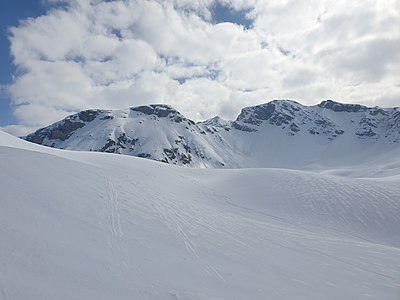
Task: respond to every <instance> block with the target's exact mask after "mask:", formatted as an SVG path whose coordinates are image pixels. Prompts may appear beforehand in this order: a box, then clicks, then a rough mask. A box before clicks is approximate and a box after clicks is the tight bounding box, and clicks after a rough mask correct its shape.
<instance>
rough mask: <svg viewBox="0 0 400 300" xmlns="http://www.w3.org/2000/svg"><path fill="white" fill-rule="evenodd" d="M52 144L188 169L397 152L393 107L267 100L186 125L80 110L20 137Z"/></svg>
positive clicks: (323, 161) (293, 164)
mask: <svg viewBox="0 0 400 300" xmlns="http://www.w3.org/2000/svg"><path fill="white" fill-rule="evenodd" d="M24 139H25V140H27V141H30V142H34V143H37V144H41V145H46V146H50V147H55V148H60V149H70V150H82V151H97V152H110V153H118V154H125V155H132V156H138V157H143V158H148V159H153V160H157V161H162V162H165V163H170V164H176V165H185V166H190V167H200V168H201V167H213V168H241V167H282V168H287V167H289V168H295V169H307V168H311V167H312V168H313V169H315V168H318V166H321V167H322V166H323V167H327V166H328V167H340V166H351V165H355V164H364V163H368V162H370V161H371V160H379V159H380V157H382V155H391V154H392V153H398V152H399V151H400V108H398V107H397V108H379V107H366V106H362V105H358V104H342V103H338V102H334V101H332V100H326V101H322V102H321V103H320V104H318V105H315V106H304V105H301V104H300V103H298V102H295V101H292V100H274V101H271V102H269V103H266V104H261V105H256V106H251V107H246V108H243V109H242V111H241V113H240V114H239V116H238V117H237V118H236V120H235V121H226V120H223V119H221V118H220V117H214V118H212V119H209V120H206V121H203V122H197V123H196V122H194V121H192V120H190V119H188V118H186V117H185V116H183V115H182V114H181V113H179V112H178V111H177V110H175V109H174V108H172V107H171V106H168V105H164V104H155V105H147V106H139V107H132V108H129V109H124V110H100V109H95V110H85V111H81V112H79V113H77V114H74V115H71V116H68V117H67V118H65V119H63V120H61V121H59V122H57V123H54V124H52V125H50V126H48V127H45V128H42V129H39V130H37V131H36V132H34V133H32V134H29V135H28V136H26V137H24Z"/></svg>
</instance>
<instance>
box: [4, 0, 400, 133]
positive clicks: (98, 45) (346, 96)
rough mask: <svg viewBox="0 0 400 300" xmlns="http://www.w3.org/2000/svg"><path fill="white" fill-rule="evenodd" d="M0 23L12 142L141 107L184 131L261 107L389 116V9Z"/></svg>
mask: <svg viewBox="0 0 400 300" xmlns="http://www.w3.org/2000/svg"><path fill="white" fill-rule="evenodd" d="M28 17H29V18H28ZM0 19H1V20H2V21H1V23H0V26H1V42H0V55H1V69H2V71H1V73H0V80H1V81H0V84H1V90H0V91H1V97H0V110H1V114H0V118H1V120H0V126H3V129H5V130H6V131H8V132H11V133H14V134H26V133H28V132H31V131H33V129H36V128H38V127H42V126H45V125H48V124H50V123H52V122H54V121H57V120H59V119H60V118H62V117H65V116H66V115H68V114H71V113H72V112H76V111H79V110H82V109H87V108H113V109H115V108H123V107H130V106H137V105H141V104H148V103H168V104H171V105H172V106H174V107H175V108H176V109H178V110H179V111H181V112H182V113H183V114H185V115H186V116H188V117H189V118H192V119H194V120H202V119H206V118H209V117H212V116H214V115H220V116H222V117H224V118H228V119H232V118H234V117H236V115H237V114H238V113H239V111H240V109H241V108H242V107H244V106H248V105H253V104H257V103H262V102H267V101H269V100H272V99H288V98H289V99H295V100H297V101H300V102H302V103H303V104H315V103H317V102H320V101H321V100H323V99H326V98H332V99H335V100H337V101H340V102H352V103H355V102H356V103H362V104H366V105H371V106H374V105H379V106H399V105H400V5H399V3H398V1H397V0H379V1H378V0H376V1H372V0H362V1H361V0H360V1H357V0H355V1H344V0H337V1H326V0H325V1H317V0H308V1H305V0H304V1H300V0H299V1H281V0H279V1H278V0H276V1H274V0H271V1H262V0H240V1H238V0H219V1H214V0H167V1H162V0H148V1H142V0H136V1H135V0H125V1H122V0H115V1H101V0H79V1H78V0H70V1H63V0H45V1H39V0H37V1H33V0H32V1H28V0H25V1H24V0H18V1H14V0H5V1H2V3H1V18H0Z"/></svg>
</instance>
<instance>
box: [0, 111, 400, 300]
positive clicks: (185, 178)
mask: <svg viewBox="0 0 400 300" xmlns="http://www.w3.org/2000/svg"><path fill="white" fill-rule="evenodd" d="M293 105H294V104H293ZM157 107H159V106H157ZM157 107H153V108H152V109H153V110H152V113H151V115H150V114H145V113H142V112H141V111H140V110H143V109H142V108H140V109H139V110H130V111H128V115H125V114H124V113H123V112H122V111H120V112H115V111H114V112H110V111H108V112H105V111H93V112H90V113H87V112H85V113H83V114H82V113H81V114H80V115H77V116H76V117H71V118H69V119H66V120H65V121H64V123H63V124H66V125H64V126H65V127H61V128H62V129H63V130H64V131H61V132H60V133H58V137H59V138H64V140H65V141H66V140H68V138H67V135H68V134H69V133H68V130H66V129H67V127H69V128H74V127H77V126H81V125H78V124H79V123H80V124H83V123H84V125H83V126H81V127H80V129H84V128H85V127H88V128H87V129H89V128H91V129H92V132H93V134H94V133H95V132H99V129H98V128H96V126H100V127H101V126H102V124H105V123H103V122H102V121H104V122H105V121H107V120H113V121H115V122H116V121H118V120H119V121H120V122H121V127H120V128H119V130H121V131H122V130H123V129H124V127H123V125H125V124H127V123H125V121H129V119H130V117H129V113H132V115H133V116H134V117H132V118H131V119H132V120H130V121H131V122H132V124H136V125H137V124H139V122H140V121H141V122H142V124H141V125H145V124H147V123H150V124H153V123H154V124H157V123H160V124H164V125H166V124H168V125H169V126H171V124H172V125H173V127H172V128H175V130H176V132H174V134H180V131H179V130H182V131H183V128H185V126H187V127H188V128H189V132H191V131H190V129H192V130H193V132H192V133H193V136H195V133H196V134H197V133H198V134H199V136H200V137H203V136H206V135H204V134H202V133H201V132H200V131H199V132H198V130H201V129H204V130H205V127H204V126H206V125H204V124H193V123H192V122H190V121H188V120H185V119H184V118H183V117H182V116H180V115H179V114H177V113H176V112H175V111H172V110H170V108H167V107H162V108H161V109H160V111H161V112H157V114H158V116H156V115H155V114H154V111H157V109H158V108H157ZM264 108H266V109H267V108H268V105H266V106H264ZM319 109H320V110H321V112H323V114H322V113H321V115H324V117H326V116H328V115H329V116H330V120H332V123H334V124H336V125H335V126H337V127H334V128H335V129H334V130H344V131H345V132H344V133H343V134H338V135H337V137H335V138H334V140H329V137H328V136H326V137H324V138H325V139H326V143H332V142H334V141H335V140H339V139H341V138H342V137H344V136H345V135H346V134H348V135H349V136H350V135H351V134H355V133H356V132H357V131H354V132H353V133H351V132H346V130H349V128H348V127H346V126H344V125H345V124H347V123H346V122H347V120H350V116H351V119H354V120H355V122H356V121H357V120H358V119H357V118H356V116H359V114H360V115H361V112H349V114H351V115H348V116H349V117H347V118H348V119H346V118H344V117H340V118H339V117H338V116H337V115H335V113H336V112H335V111H333V110H330V111H329V114H328V112H327V111H324V110H326V109H325V108H322V107H319V108H318V107H314V108H312V110H319ZM256 110H258V108H249V109H246V110H245V111H244V112H243V113H242V115H241V117H240V118H238V119H239V120H237V121H236V122H237V124H238V125H246V126H248V127H249V128H252V129H256V130H257V131H251V132H250V135H251V134H257V133H258V132H260V131H262V130H264V129H263V128H269V127H270V126H275V127H273V128H275V130H276V131H277V132H279V133H280V135H279V136H281V135H282V132H286V133H288V134H289V132H291V131H289V130H291V129H290V128H288V127H286V128H283V126H285V125H283V124H285V123H284V122H282V124H281V125H272V124H270V123H269V122H274V123H276V122H279V121H276V120H277V118H275V120H274V121H270V119H271V117H269V118H266V116H265V115H262V114H257V116H258V118H257V119H252V123H254V124H250V123H249V122H245V120H246V121H247V120H248V119H246V116H248V114H247V115H246V113H247V112H249V111H256ZM294 111H295V110H294ZM146 112H147V111H146ZM167 112H168V114H167ZM279 112H282V111H281V110H280V111H279ZM295 112H296V116H297V115H298V114H299V113H300V111H295ZM364 113H365V112H364ZM165 114H167V117H164V115H165ZM170 114H171V116H172V117H170ZM353 114H357V115H353ZM107 116H110V118H109V119H105V120H100V118H104V117H107ZM124 116H125V118H126V119H124ZM304 116H306V113H305V112H304ZM309 116H310V118H311V115H309ZM111 117H114V118H113V119H111ZM334 117H336V118H334ZM180 118H182V121H180ZM84 119H86V121H85V120H84ZM91 119H92V121H90V120H91ZM171 119H172V121H171ZM282 119H283V120H286V119H287V118H286V117H283V118H282ZM95 120H96V121H95ZM143 120H144V121H143ZM150 120H152V121H150ZM157 120H159V121H157ZM257 120H261V122H260V123H258V121H257ZM312 120H313V119H312ZM312 120H311V121H307V122H306V124H308V125H307V126H305V125H306V124H304V125H303V124H301V123H300V124H298V125H299V126H300V125H301V131H298V132H296V133H295V135H293V136H292V135H290V134H289V135H287V137H288V138H295V137H296V136H297V135H300V134H304V135H306V134H307V135H310V136H311V137H316V136H317V135H316V134H314V135H313V134H310V133H309V132H308V131H306V129H305V128H309V127H308V126H311V124H313V123H314V124H315V122H313V121H312ZM337 120H342V123H340V122H338V121H337ZM122 121H124V122H122ZM214 121H215V122H216V124H214V126H212V127H214V128H215V129H216V130H217V131H216V132H214V135H211V134H210V136H216V134H217V133H218V134H221V133H225V132H226V133H230V131H234V130H238V129H231V130H230V131H226V130H225V129H223V128H225V126H226V125H229V126H230V124H224V123H223V122H222V121H220V120H218V119H216V120H214ZM214 121H210V122H214ZM290 121H293V120H290ZM296 121H297V120H296ZM333 121H335V122H333ZM135 122H136V123H135ZM74 123H77V124H75V125H74ZM220 123H222V124H220ZM257 123H258V124H257ZM60 124H62V123H60ZM96 124H97V125H96ZM217 124H220V125H222V127H218V126H217ZM289 124H291V122H289ZM189 125H190V126H189ZM238 125H236V126H238ZM60 126H61V125H60ZM232 126H235V125H233V124H232ZM380 126H381V125H380ZM159 127H160V126H154V127H151V126H147V128H151V130H153V131H152V132H153V133H159V131H157V130H159V129H158V128H159ZM212 127H210V130H212ZM129 128H130V127H129ZM137 128H140V126H139V125H137ZM143 128H144V126H143ZM169 128H171V127H169ZM221 128H222V129H221ZM226 128H232V127H226ZM380 128H381V127H377V128H375V132H376V133H377V134H381V132H380V131H379V130H380ZM125 129H126V128H125ZM135 129H136V127H135ZM148 130H150V129H147V131H146V132H145V133H148V132H149V131H148ZM327 130H328V129H327ZM332 130H333V129H332ZM332 130H331V129H329V132H332ZM53 132H54V134H55V135H56V136H57V133H56V131H55V130H54V131H53ZM71 132H73V134H72V135H71V136H70V137H72V136H73V135H74V136H78V133H79V130H72V131H71ZM85 132H86V131H85ZM87 132H89V130H88V131H87ZM125 132H126V131H125ZM183 132H185V131H183ZM121 133H122V132H121ZM237 134H238V136H239V134H243V136H250V135H249V131H242V130H238V131H237ZM126 135H127V133H126ZM171 135H172V133H171ZM320 135H322V134H320ZM117 136H120V135H117ZM53 137H54V136H53ZM369 138H370V136H368V137H367V139H369ZM383 138H384V137H383ZM127 139H128V137H127ZM387 139H388V140H389V138H387ZM352 140H353V138H352ZM359 140H360V141H361V142H364V141H365V139H364V138H360V139H359ZM60 141H62V139H60ZM89 141H90V140H89ZM93 143H94V142H93ZM137 143H138V142H137ZM370 143H373V141H372V140H370ZM178 144H179V143H178ZM388 144H389V141H388ZM77 145H78V144H77ZM93 145H95V144H93ZM121 145H124V146H125V145H127V143H122V142H121ZM110 149H111V148H110ZM121 149H123V150H126V149H127V147H126V148H125V149H124V148H122V147H121ZM399 158H400V156H399V155H398V156H396V157H395V159H393V157H388V156H382V157H381V158H380V160H379V161H378V160H375V161H370V162H369V163H368V164H364V165H363V166H362V168H354V167H353V168H351V169H350V170H349V171H348V172H344V171H343V170H342V171H341V172H339V171H338V170H336V171H335V172H336V175H332V172H333V170H332V169H321V168H318V169H315V170H311V171H307V172H305V171H298V170H288V169H268V168H258V169H236V170H216V169H191V168H179V167H176V166H173V165H167V164H164V163H160V162H156V161H151V160H146V159H138V158H136V157H131V156H125V155H112V154H108V153H94V152H82V151H80V152H75V151H64V150H59V149H53V148H49V147H43V146H40V145H35V144H32V143H28V142H26V141H23V140H21V139H17V138H15V137H12V136H10V135H8V134H6V133H3V132H1V131H0V188H1V197H0V208H1V209H0V241H1V247H0V298H1V299H7V300H8V299H13V300H19V299H21V300H22V299H32V300H36V299H38V300H39V299H40V300H41V299H60V300H62V299H88V300H91V299H96V300H101V299H121V300H124V299H255V300H256V299H283V300H289V299H327V300H329V299H343V300H350V299H351V300H353V299H366V298H368V299H387V300H397V299H399V298H398V297H399V295H400V235H399V228H400V159H399ZM319 167H320V166H319ZM338 175H340V176H338Z"/></svg>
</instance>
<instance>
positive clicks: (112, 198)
mask: <svg viewBox="0 0 400 300" xmlns="http://www.w3.org/2000/svg"><path fill="white" fill-rule="evenodd" d="M104 177H105V187H106V194H107V199H108V203H109V224H110V226H109V231H110V234H111V239H112V240H114V242H115V243H116V244H117V245H118V247H121V238H122V236H123V232H122V227H121V217H120V212H119V199H118V191H117V189H116V188H115V186H114V183H113V181H112V180H111V178H109V177H108V176H104Z"/></svg>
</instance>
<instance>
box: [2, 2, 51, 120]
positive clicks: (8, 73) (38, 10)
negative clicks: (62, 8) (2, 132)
mask: <svg viewBox="0 0 400 300" xmlns="http://www.w3.org/2000/svg"><path fill="white" fill-rule="evenodd" d="M44 12H45V7H44V5H43V4H42V3H41V1H36V0H2V1H0V66H1V68H0V85H6V84H10V83H11V81H12V76H13V74H14V73H15V67H14V66H13V64H12V57H11V53H10V43H9V40H8V38H7V35H8V28H9V27H10V26H16V25H18V22H19V21H20V20H24V19H26V18H29V17H37V16H39V15H41V14H43V13H44ZM14 121H15V120H14V118H13V117H12V111H11V107H10V99H9V98H8V97H7V96H6V95H5V93H1V92H0V126H3V125H8V124H11V123H12V122H14Z"/></svg>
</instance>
